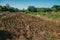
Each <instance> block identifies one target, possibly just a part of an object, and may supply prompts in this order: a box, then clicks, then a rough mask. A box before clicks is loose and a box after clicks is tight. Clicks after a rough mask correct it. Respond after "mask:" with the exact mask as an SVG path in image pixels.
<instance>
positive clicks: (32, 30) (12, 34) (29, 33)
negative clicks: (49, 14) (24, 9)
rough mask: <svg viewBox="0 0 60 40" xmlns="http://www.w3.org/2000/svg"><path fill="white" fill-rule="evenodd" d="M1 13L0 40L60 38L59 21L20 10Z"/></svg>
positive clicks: (58, 39) (54, 39)
mask: <svg viewBox="0 0 60 40" xmlns="http://www.w3.org/2000/svg"><path fill="white" fill-rule="evenodd" d="M2 15H4V16H1V19H0V40H5V39H6V40H60V21H56V20H45V19H43V18H40V17H37V16H34V15H29V14H24V13H20V12H15V13H4V14H2ZM4 36H5V37H4Z"/></svg>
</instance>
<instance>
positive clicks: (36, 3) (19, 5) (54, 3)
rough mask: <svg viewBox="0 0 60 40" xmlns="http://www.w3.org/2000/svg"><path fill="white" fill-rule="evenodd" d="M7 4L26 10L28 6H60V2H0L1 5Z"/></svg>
mask: <svg viewBox="0 0 60 40" xmlns="http://www.w3.org/2000/svg"><path fill="white" fill-rule="evenodd" d="M6 4H9V5H10V6H12V7H15V8H19V9H26V8H27V7H28V6H35V7H39V8H40V7H45V8H47V7H48V8H50V7H52V6H53V5H60V0H0V5H6Z"/></svg>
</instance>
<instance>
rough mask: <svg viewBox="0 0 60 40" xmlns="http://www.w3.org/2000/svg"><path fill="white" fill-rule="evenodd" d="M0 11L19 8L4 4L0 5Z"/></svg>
mask: <svg viewBox="0 0 60 40" xmlns="http://www.w3.org/2000/svg"><path fill="white" fill-rule="evenodd" d="M0 11H9V12H18V11H20V10H19V9H18V8H14V7H11V6H10V5H9V4H6V5H5V6H2V5H0Z"/></svg>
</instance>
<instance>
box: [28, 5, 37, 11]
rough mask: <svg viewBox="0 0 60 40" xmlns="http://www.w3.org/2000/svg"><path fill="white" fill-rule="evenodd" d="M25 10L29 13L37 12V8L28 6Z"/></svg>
mask: <svg viewBox="0 0 60 40" xmlns="http://www.w3.org/2000/svg"><path fill="white" fill-rule="evenodd" d="M27 10H28V11H30V12H37V8H36V7H34V6H29V7H28V8H27Z"/></svg>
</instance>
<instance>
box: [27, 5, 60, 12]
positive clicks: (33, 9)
mask: <svg viewBox="0 0 60 40" xmlns="http://www.w3.org/2000/svg"><path fill="white" fill-rule="evenodd" d="M27 10H28V11H30V12H52V11H54V12H60V5H54V6H53V7H52V8H36V7H34V6H29V7H28V9H27Z"/></svg>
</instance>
